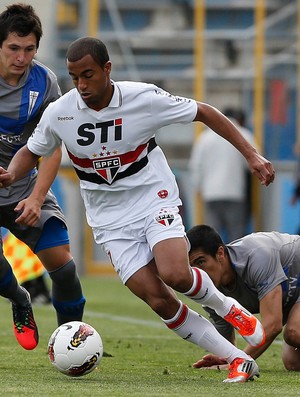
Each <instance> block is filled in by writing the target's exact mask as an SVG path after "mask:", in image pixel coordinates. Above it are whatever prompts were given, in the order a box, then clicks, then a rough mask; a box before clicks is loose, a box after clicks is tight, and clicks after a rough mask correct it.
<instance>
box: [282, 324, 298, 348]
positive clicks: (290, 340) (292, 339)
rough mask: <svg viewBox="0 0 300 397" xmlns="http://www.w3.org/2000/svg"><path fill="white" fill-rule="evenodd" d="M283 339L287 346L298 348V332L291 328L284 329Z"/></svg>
mask: <svg viewBox="0 0 300 397" xmlns="http://www.w3.org/2000/svg"><path fill="white" fill-rule="evenodd" d="M283 338H284V340H285V342H286V343H287V344H288V345H289V346H292V347H296V348H297V347H299V346H300V331H299V330H296V329H295V328H293V327H288V326H286V327H285V330H284V333H283Z"/></svg>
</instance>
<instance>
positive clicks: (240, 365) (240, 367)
mask: <svg viewBox="0 0 300 397" xmlns="http://www.w3.org/2000/svg"><path fill="white" fill-rule="evenodd" d="M254 376H257V377H258V378H259V376H260V375H259V368H258V365H257V364H256V362H255V361H254V360H252V359H250V358H249V360H247V359H244V358H236V359H235V360H233V361H232V363H231V364H230V367H229V375H228V378H227V379H224V380H223V382H224V383H244V382H247V381H248V380H254Z"/></svg>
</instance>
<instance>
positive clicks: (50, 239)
mask: <svg viewBox="0 0 300 397" xmlns="http://www.w3.org/2000/svg"><path fill="white" fill-rule="evenodd" d="M69 243H70V240H69V234H68V230H67V227H66V225H65V223H64V222H63V221H62V220H60V219H59V218H56V217H54V216H52V217H51V218H49V219H48V220H47V221H46V222H45V224H44V227H43V231H42V234H41V236H40V238H39V240H38V242H37V243H36V245H35V247H34V253H37V252H39V251H42V250H44V249H47V248H52V247H57V246H60V245H65V244H69Z"/></svg>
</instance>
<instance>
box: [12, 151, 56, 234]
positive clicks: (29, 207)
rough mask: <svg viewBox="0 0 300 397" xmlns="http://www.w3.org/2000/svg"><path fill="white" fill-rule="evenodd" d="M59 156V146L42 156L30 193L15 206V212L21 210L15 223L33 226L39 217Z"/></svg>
mask: <svg viewBox="0 0 300 397" xmlns="http://www.w3.org/2000/svg"><path fill="white" fill-rule="evenodd" d="M61 156H62V152H61V147H59V148H57V149H56V150H55V152H54V153H52V155H51V156H49V157H43V158H42V160H41V162H40V164H39V171H38V176H37V180H36V183H35V185H34V188H33V191H32V193H31V194H30V196H28V197H27V198H26V199H24V200H22V201H20V202H19V203H18V205H17V206H16V207H15V211H16V212H21V215H20V216H19V217H18V218H17V219H16V222H17V223H19V224H21V225H28V226H34V225H35V224H36V223H37V222H38V220H39V219H40V215H41V207H42V205H43V202H44V200H45V197H46V194H47V192H48V190H49V189H50V187H51V185H52V183H53V181H54V179H55V177H56V175H57V172H58V169H59V166H60V162H61Z"/></svg>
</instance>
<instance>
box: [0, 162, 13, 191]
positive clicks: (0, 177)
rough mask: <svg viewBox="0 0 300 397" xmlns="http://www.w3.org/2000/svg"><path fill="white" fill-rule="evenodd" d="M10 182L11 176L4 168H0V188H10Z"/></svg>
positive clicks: (11, 180)
mask: <svg viewBox="0 0 300 397" xmlns="http://www.w3.org/2000/svg"><path fill="white" fill-rule="evenodd" d="M12 182H13V178H12V175H11V174H10V173H9V172H7V170H6V169H5V168H3V167H0V188H3V187H7V186H10V185H11V184H12Z"/></svg>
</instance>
